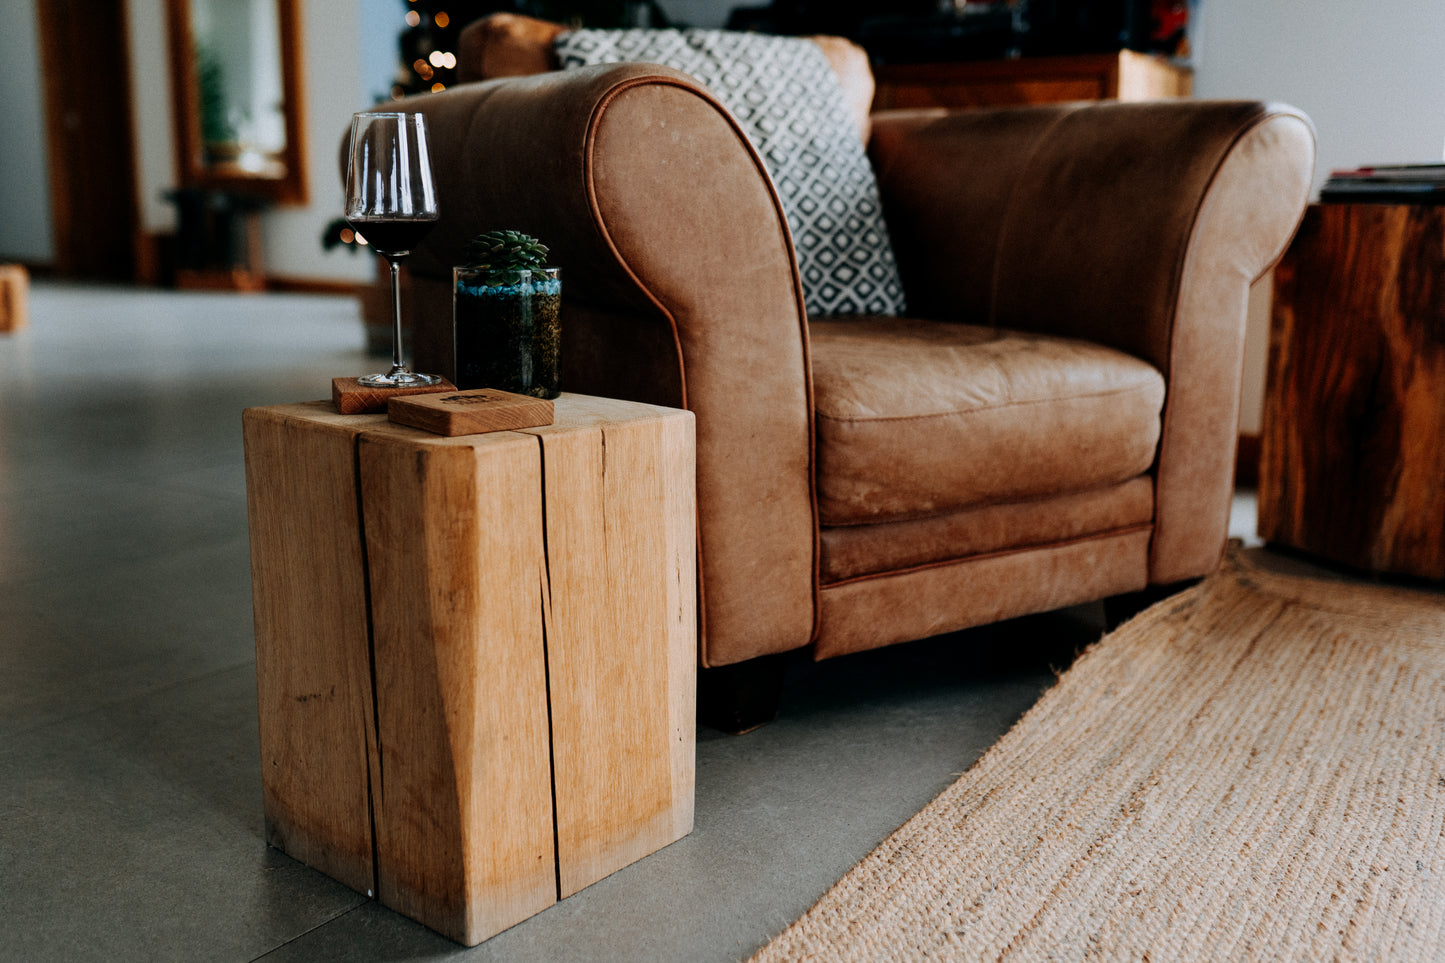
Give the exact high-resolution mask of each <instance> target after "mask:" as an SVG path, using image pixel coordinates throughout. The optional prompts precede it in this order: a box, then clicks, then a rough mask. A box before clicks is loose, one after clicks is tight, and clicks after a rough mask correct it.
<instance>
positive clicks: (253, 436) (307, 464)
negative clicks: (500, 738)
mask: <svg viewBox="0 0 1445 963" xmlns="http://www.w3.org/2000/svg"><path fill="white" fill-rule="evenodd" d="M330 408H331V406H330V405H329V404H328V403H326V402H317V403H314V404H310V405H287V406H280V407H276V408H253V409H249V410H247V411H246V412H245V413H244V414H243V417H242V429H243V433H244V437H245V450H246V456H245V457H246V509H247V514H248V516H249V522H250V537H251V584H252V597H253V603H254V611H255V626H256V689H257V698H258V709H259V716H260V719H259V722H260V737H261V786H262V794H263V801H264V806H265V814H266V839H267V841H268V842H269V843H271V845H273V846H276V847H278V848H280V849H282V850H284V851H285V852H287V853H289V854H291V855H292V856H294V857H295V858H296V859H299V860H301V861H302V862H304V863H306V864H307V865H309V866H314V867H315V868H317V869H319V870H321V871H322V872H324V873H326V874H327V875H329V876H332V877H334V878H335V879H338V880H340V881H341V882H343V883H345V884H346V885H348V886H350V887H351V888H353V889H355V890H358V891H360V892H363V893H371V892H372V890H373V887H374V873H373V866H372V845H371V826H370V817H369V814H368V802H367V796H368V785H367V784H368V778H369V776H368V762H367V759H368V755H369V753H370V751H371V749H372V746H371V743H370V739H371V733H372V732H373V718H372V711H371V710H372V703H371V667H370V655H369V651H368V650H369V639H368V634H367V609H366V584H365V580H364V572H365V568H364V565H363V557H362V545H361V528H360V524H359V523H360V517H359V508H358V505H359V503H358V500H357V492H356V486H355V470H354V467H353V465H354V461H355V454H354V446H355V438H356V436H357V434H358V433H359V432H360V431H362V430H364V429H365V428H367V427H368V426H370V425H374V424H376V423H378V422H380V421H382V420H383V419H381V418H378V417H370V418H360V419H358V418H344V417H342V416H340V415H336V414H334V413H333V412H332V411H331V410H330Z"/></svg>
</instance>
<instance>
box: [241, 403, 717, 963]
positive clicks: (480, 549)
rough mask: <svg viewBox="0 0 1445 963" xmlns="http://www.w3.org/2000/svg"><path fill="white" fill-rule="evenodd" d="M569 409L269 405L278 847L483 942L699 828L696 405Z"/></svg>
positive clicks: (248, 431) (262, 680)
mask: <svg viewBox="0 0 1445 963" xmlns="http://www.w3.org/2000/svg"><path fill="white" fill-rule="evenodd" d="M555 412H556V416H557V417H556V420H555V422H554V423H553V424H552V425H548V426H542V427H536V428H532V429H528V430H526V431H522V432H519V431H502V432H494V433H489V434H480V435H465V436H458V437H442V436H438V435H434V434H429V433H426V432H422V431H418V430H415V429H412V428H409V427H406V426H403V425H398V424H394V423H392V422H390V421H389V420H387V418H386V417H385V416H382V415H362V416H347V415H341V414H338V413H336V412H335V411H334V410H333V409H332V406H331V404H330V403H329V402H325V401H320V402H314V403H310V404H305V405H288V406H278V407H276V408H266V409H252V410H249V411H247V412H246V415H245V418H244V427H245V440H246V461H247V500H248V508H249V511H250V513H251V538H252V554H253V591H254V594H255V598H256V613H257V615H256V627H257V684H258V690H259V702H260V712H261V731H262V752H263V765H264V767H265V770H266V771H265V775H264V779H265V794H266V807H267V820H268V825H271V826H273V827H274V829H273V830H272V831H271V832H270V834H269V838H270V839H271V841H272V842H273V843H274V844H275V845H277V846H279V847H281V848H283V849H285V850H286V851H287V852H289V853H291V854H293V855H295V856H297V857H298V858H301V859H303V860H305V861H307V862H308V863H310V864H311V865H314V866H317V867H318V868H320V869H322V870H323V871H325V872H327V873H328V874H330V875H332V876H334V877H336V878H337V879H340V880H342V881H343V882H346V883H347V884H348V885H351V886H352V887H353V888H355V889H358V890H360V891H363V892H367V893H373V892H374V893H375V895H376V896H377V898H378V899H379V900H380V901H381V902H383V903H384V904H386V905H388V906H390V907H392V908H394V909H396V910H398V911H400V912H402V913H404V914H406V915H408V916H411V917H412V918H414V919H416V920H419V921H420V922H422V923H424V924H426V925H427V926H430V927H431V928H433V929H435V930H437V931H438V932H441V933H443V934H445V935H447V936H450V937H451V938H453V939H455V940H457V941H459V942H462V943H465V944H468V945H471V944H475V943H477V942H480V941H481V940H483V939H486V938H487V937H490V936H492V935H493V934H495V933H497V932H500V931H501V930H502V929H505V928H507V927H508V926H511V925H512V924H514V923H516V922H519V921H520V920H522V919H524V918H526V917H527V916H530V915H532V914H533V913H535V912H537V911H538V910H540V909H542V908H544V907H546V906H547V905H550V904H551V903H552V902H554V901H555V900H556V899H558V898H559V896H560V895H567V894H570V893H572V892H575V891H576V890H578V889H581V888H582V887H583V886H586V885H588V884H590V883H591V882H594V881H596V880H597V879H600V878H602V877H603V876H606V875H608V874H609V873H611V872H614V871H615V870H617V869H619V868H621V867H622V866H624V865H626V864H627V863H630V862H632V861H633V860H635V859H638V858H640V857H642V856H644V855H646V854H647V853H650V852H652V851H654V850H656V849H658V848H661V847H662V846H665V845H667V844H668V843H671V842H672V841H674V840H676V839H678V838H679V837H681V836H683V835H685V834H686V833H687V832H689V831H690V830H691V828H692V819H693V782H694V738H695V735H694V734H695V722H694V714H695V710H694V702H695V686H696V682H695V671H696V664H697V624H696V620H697V607H696V604H697V603H696V589H697V586H696V510H695V495H694V485H695V473H694V450H693V419H692V415H691V414H690V413H689V412H685V411H678V410H674V409H666V408H656V407H653V406H649V405H640V404H634V403H631V402H620V401H608V400H604V399H596V398H587V397H583V396H577V395H566V394H564V395H563V396H562V397H561V398H559V399H558V400H557V402H556V408H555ZM368 606H369V609H368Z"/></svg>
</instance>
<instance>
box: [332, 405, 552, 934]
mask: <svg viewBox="0 0 1445 963" xmlns="http://www.w3.org/2000/svg"><path fill="white" fill-rule="evenodd" d="M358 459H359V464H360V472H361V486H362V505H363V512H364V523H365V526H366V545H367V559H368V564H369V580H370V586H371V607H372V631H373V640H374V642H373V644H374V659H375V672H376V714H377V720H378V739H377V742H378V748H379V755H378V757H377V759H376V770H375V778H374V785H375V792H374V796H373V798H374V806H375V814H376V815H375V818H376V845H377V874H378V894H379V898H380V899H381V901H382V902H383V903H385V904H386V905H388V906H390V907H392V908H394V909H396V910H398V911H399V912H402V913H404V914H406V915H407V916H410V917H412V918H413V919H416V920H419V921H420V922H422V923H424V924H426V925H427V926H429V927H431V928H432V929H435V930H437V931H438V932H440V933H443V934H445V935H447V936H450V937H451V938H453V939H455V940H457V941H459V942H461V943H465V944H467V945H472V944H475V943H477V942H480V941H481V940H483V939H486V938H487V937H489V936H491V935H493V934H495V933H498V932H500V931H501V930H503V929H506V928H507V927H509V926H511V925H513V924H514V923H517V922H519V921H521V920H523V919H526V918H527V917H528V916H531V915H532V914H534V913H536V912H538V911H539V910H541V909H544V908H545V907H547V906H549V905H550V904H551V903H553V902H555V901H556V898H557V889H556V881H555V866H556V864H555V854H554V852H553V826H552V799H551V771H550V761H549V758H548V732H547V675H546V664H545V652H544V648H543V646H544V640H543V634H542V632H543V629H542V616H541V611H542V579H543V577H544V565H545V554H544V545H543V540H542V539H543V533H542V505H541V500H540V498H539V494H540V492H541V490H542V476H541V465H540V461H539V458H538V453H537V446H536V443H535V440H534V439H531V438H527V437H525V436H521V435H516V434H512V433H503V434H496V435H477V436H469V437H467V438H463V439H441V438H437V437H435V436H429V435H428V436H422V435H419V434H418V433H417V432H415V431H411V430H407V429H402V428H396V429H394V430H391V431H388V430H377V431H373V432H369V433H367V434H365V435H363V436H362V438H361V439H360V445H359V449H358Z"/></svg>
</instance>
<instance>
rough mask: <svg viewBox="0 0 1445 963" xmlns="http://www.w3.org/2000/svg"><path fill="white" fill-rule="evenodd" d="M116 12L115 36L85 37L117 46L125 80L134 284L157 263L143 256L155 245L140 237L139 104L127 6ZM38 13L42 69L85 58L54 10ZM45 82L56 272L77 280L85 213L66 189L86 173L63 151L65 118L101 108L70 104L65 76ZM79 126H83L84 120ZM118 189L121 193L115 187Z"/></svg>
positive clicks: (127, 212) (127, 215) (48, 6)
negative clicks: (77, 243) (78, 245)
mask: <svg viewBox="0 0 1445 963" xmlns="http://www.w3.org/2000/svg"><path fill="white" fill-rule="evenodd" d="M116 7H117V10H116V17H117V20H118V23H119V28H120V29H118V30H116V31H115V32H114V33H113V34H109V32H108V31H104V30H91V31H85V34H86V39H87V41H88V42H92V43H94V44H96V45H100V44H114V45H115V46H114V48H112V49H113V50H114V52H115V53H116V55H117V60H118V61H119V63H120V65H121V70H120V74H121V75H120V77H118V78H116V82H117V84H118V85H119V99H120V101H121V102H122V103H123V104H124V105H125V123H124V125H122V129H123V130H124V132H125V133H124V137H123V140H124V143H123V145H122V147H123V150H124V153H125V154H126V155H127V157H128V163H127V165H126V166H127V170H126V172H125V173H126V175H127V176H126V177H125V187H124V189H125V191H126V197H125V203H124V204H123V205H121V208H122V210H123V217H124V219H125V221H126V223H125V224H124V225H122V229H123V230H124V231H126V232H128V233H129V235H130V238H131V241H130V247H131V264H130V265H128V267H127V273H128V274H129V276H130V278H131V279H136V278H145V277H146V275H147V274H148V273H149V274H154V273H156V272H155V265H154V258H153V257H151V256H149V255H143V251H148V250H149V249H150V248H151V247H152V245H148V244H147V243H145V240H144V239H143V237H142V232H141V220H140V205H139V199H138V194H139V191H138V189H137V178H138V176H139V171H140V159H139V158H138V157H137V156H136V137H135V102H134V99H133V97H132V96H131V51H130V11H129V8H128V5H127V4H126V3H124V2H117V4H116ZM34 9H35V17H36V26H37V28H38V34H39V37H40V62H41V63H42V64H57V63H67V62H74V61H75V60H76V59H77V57H78V56H80V57H83V56H84V55H85V53H86V52H85V51H81V52H77V51H75V50H73V49H70V48H68V47H66V45H65V42H64V41H65V39H66V33H65V32H63V31H62V30H61V29H60V18H61V14H60V12H59V11H58V10H57V8H56V5H55V4H53V3H50V2H45V3H37V4H35V7H34ZM42 81H43V100H44V105H43V106H44V112H45V135H46V140H47V148H48V149H47V166H48V168H49V175H50V176H49V181H50V223H51V233H52V240H51V243H52V246H53V258H52V269H53V270H54V271H55V273H56V274H59V275H73V274H75V273H76V271H77V270H78V265H77V258H76V247H75V237H76V236H77V234H78V232H79V231H80V230H82V229H83V227H84V221H85V212H83V211H77V210H76V209H75V205H74V204H72V203H71V198H70V196H69V194H68V192H67V190H66V188H67V185H68V184H69V182H70V179H71V177H72V175H73V174H75V173H77V172H79V171H82V170H83V169H84V167H83V165H82V164H81V163H79V159H78V158H77V157H75V156H73V154H72V152H71V151H68V150H66V149H65V143H66V139H67V138H66V116H67V114H68V113H70V112H72V111H74V110H76V109H79V110H81V111H82V112H84V111H94V110H96V109H97V105H96V104H93V103H91V102H88V101H85V100H84V99H82V101H81V102H80V103H78V104H76V103H72V102H70V101H69V99H68V98H67V90H66V86H65V84H64V83H63V81H62V78H61V76H60V75H59V74H58V73H56V72H55V71H50V70H44V71H42ZM80 122H81V123H84V120H82V121H80ZM117 189H122V188H119V187H117ZM152 280H153V278H152Z"/></svg>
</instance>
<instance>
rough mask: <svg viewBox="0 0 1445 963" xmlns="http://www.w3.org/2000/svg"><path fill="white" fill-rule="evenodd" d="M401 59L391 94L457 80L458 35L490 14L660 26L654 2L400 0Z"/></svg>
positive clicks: (663, 19) (591, 23) (396, 96)
mask: <svg viewBox="0 0 1445 963" xmlns="http://www.w3.org/2000/svg"><path fill="white" fill-rule="evenodd" d="M400 5H401V7H402V11H401V13H402V21H403V26H402V29H401V35H400V38H399V44H400V52H401V59H400V62H399V64H398V70H397V77H396V83H395V84H393V85H392V88H391V96H392V98H393V99H397V100H400V99H401V98H402V97H405V96H407V95H409V94H421V93H426V92H428V91H438V90H445V89H446V88H447V87H449V86H451V85H452V84H453V83H455V82H456V75H457V70H456V68H457V55H456V50H457V38H458V36H459V35H460V34H461V32H462V28H463V27H465V26H466V25H467V24H469V23H471V22H472V21H473V20H477V19H480V18H481V17H485V16H486V15H487V14H489V13H497V12H499V11H506V12H509V13H522V14H526V15H527V16H531V17H538V18H540V19H542V20H553V21H556V22H558V23H570V24H574V25H576V26H585V27H624V26H627V27H631V26H638V27H664V26H669V25H670V24H668V23H667V18H666V17H665V16H663V13H662V11H661V10H660V9H659V8H658V7H657V4H656V3H655V2H653V0H400Z"/></svg>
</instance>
